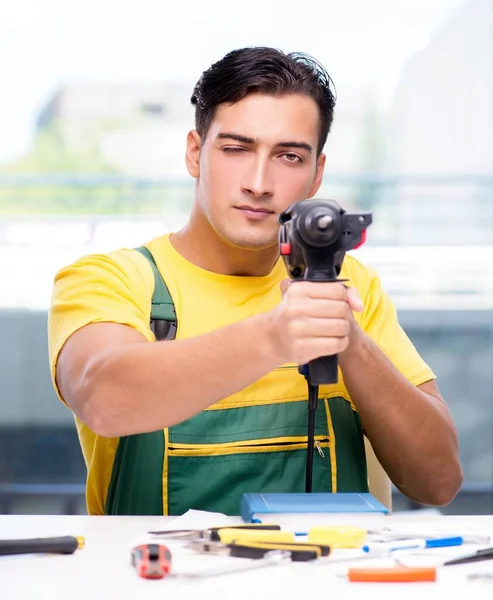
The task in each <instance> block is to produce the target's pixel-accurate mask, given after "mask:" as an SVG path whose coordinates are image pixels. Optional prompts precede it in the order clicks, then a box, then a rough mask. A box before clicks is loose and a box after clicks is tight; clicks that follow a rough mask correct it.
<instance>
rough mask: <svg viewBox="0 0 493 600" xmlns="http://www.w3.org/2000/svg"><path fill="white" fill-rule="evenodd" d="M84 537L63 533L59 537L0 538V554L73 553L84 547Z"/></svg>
mask: <svg viewBox="0 0 493 600" xmlns="http://www.w3.org/2000/svg"><path fill="white" fill-rule="evenodd" d="M84 543H85V541H84V538H83V537H75V536H72V535H65V536H61V537H47V538H31V539H20V540H0V555H1V556H6V555H8V554H73V553H74V552H75V551H76V550H77V549H82V548H83V547H84Z"/></svg>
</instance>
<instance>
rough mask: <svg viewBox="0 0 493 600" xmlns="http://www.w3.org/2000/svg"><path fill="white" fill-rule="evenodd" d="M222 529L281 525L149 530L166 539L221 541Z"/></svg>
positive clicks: (265, 527)
mask: <svg viewBox="0 0 493 600" xmlns="http://www.w3.org/2000/svg"><path fill="white" fill-rule="evenodd" d="M222 530H238V531H239V533H240V534H241V532H242V531H258V532H259V533H260V532H262V531H281V527H280V526H279V525H268V524H264V523H249V524H245V525H223V526H221V527H210V528H209V529H166V530H163V531H149V532H148V533H149V534H150V535H152V536H155V537H159V538H164V539H180V540H210V541H215V542H219V541H221V531H222Z"/></svg>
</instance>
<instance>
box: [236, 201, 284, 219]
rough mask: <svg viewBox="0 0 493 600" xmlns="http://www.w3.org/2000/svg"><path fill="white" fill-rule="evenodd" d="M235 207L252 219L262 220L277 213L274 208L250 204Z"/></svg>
mask: <svg viewBox="0 0 493 600" xmlns="http://www.w3.org/2000/svg"><path fill="white" fill-rule="evenodd" d="M235 208H236V209H237V210H239V211H241V213H242V214H243V215H244V216H245V217H246V218H247V219H249V220H250V221H261V220H262V219H267V218H268V217H270V216H272V215H273V214H275V213H274V211H273V210H269V209H268V208H264V207H260V206H249V205H248V204H243V205H241V206H236V207H235Z"/></svg>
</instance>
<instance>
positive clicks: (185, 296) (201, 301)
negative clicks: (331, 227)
mask: <svg viewBox="0 0 493 600" xmlns="http://www.w3.org/2000/svg"><path fill="white" fill-rule="evenodd" d="M330 82H331V81H330V77H329V76H328V75H327V73H326V72H325V70H324V69H323V67H321V66H320V65H319V64H317V63H316V62H315V61H314V60H312V59H311V58H309V57H307V56H304V55H301V54H293V55H285V54H283V53H281V52H279V51H277V50H274V49H270V48H246V49H241V50H236V51H234V52H231V53H229V54H228V55H226V56H225V57H224V58H223V59H222V60H220V61H219V62H217V63H216V64H214V65H213V66H212V67H211V68H210V69H208V70H207V71H205V72H204V73H203V75H202V77H201V78H200V80H199V82H198V83H197V85H196V87H195V90H194V93H193V96H192V103H193V104H194V105H195V110H196V123H195V125H196V129H195V130H193V131H191V132H190V133H189V134H188V138H187V150H186V164H187V168H188V171H189V173H190V175H191V176H192V177H193V178H194V179H195V202H194V206H193V209H192V212H191V215H190V219H189V221H188V223H187V224H186V225H185V227H184V228H183V229H181V230H180V231H177V232H176V233H173V234H171V235H164V236H162V237H159V238H157V239H154V240H152V241H151V242H149V243H148V244H147V245H146V246H147V248H148V250H149V251H150V252H151V254H152V256H153V257H154V260H155V262H156V264H157V267H158V270H159V273H160V277H162V278H163V279H164V282H165V283H166V286H167V288H168V289H169V292H170V294H171V297H172V299H173V303H174V307H175V310H176V317H177V331H176V339H172V340H164V341H158V342H155V337H154V335H153V333H152V331H151V329H150V324H149V323H150V313H151V298H152V296H153V292H154V289H155V278H154V274H153V269H152V267H151V264H150V262H149V260H148V258H146V257H145V256H143V255H142V254H141V253H139V252H137V251H136V250H126V249H124V250H119V251H115V252H112V253H110V254H107V255H95V256H86V257H83V258H81V259H80V260H78V261H76V262H75V263H74V264H72V265H70V266H68V267H66V268H64V269H62V270H61V271H60V272H59V273H58V275H57V277H56V280H55V285H54V293H53V299H52V305H51V310H50V315H49V341H50V361H51V372H52V377H53V382H54V385H55V388H56V390H57V392H58V394H59V396H60V398H61V399H62V400H63V401H64V402H65V403H66V404H67V405H68V407H69V408H70V409H71V410H72V411H73V413H74V415H75V420H76V425H77V429H78V434H79V437H80V442H81V446H82V450H83V453H84V458H85V460H86V464H87V469H88V480H87V503H88V510H89V513H91V514H163V513H164V514H181V513H183V512H185V511H186V510H187V509H189V508H197V509H205V510H219V511H223V512H227V513H230V514H238V513H239V510H240V497H241V494H242V493H243V492H261V491H278V492H292V491H304V484H305V478H304V474H305V461H306V440H307V438H306V432H307V429H306V424H307V412H308V411H307V402H306V399H307V391H306V381H305V379H304V378H303V377H302V376H301V375H300V374H299V373H298V370H297V365H299V364H305V363H307V362H309V361H310V360H312V359H314V358H317V357H320V356H326V355H331V354H336V353H337V354H338V355H339V365H340V368H341V375H342V376H340V377H339V383H337V384H334V385H325V386H321V387H320V398H321V400H320V402H319V407H318V410H317V415H316V431H315V433H316V436H315V444H316V446H317V450H318V452H315V458H314V463H313V491H327V492H329V491H333V492H335V491H340V492H344V491H367V490H368V487H367V474H366V463H365V453H364V444H363V432H364V433H365V435H366V436H367V437H368V438H369V440H370V441H371V444H372V446H373V448H374V450H375V453H376V455H377V457H378V458H379V460H380V462H381V463H382V465H383V467H384V468H385V470H386V471H387V473H388V475H389V476H390V478H391V479H392V481H393V482H394V483H395V485H396V486H397V487H398V488H399V489H400V490H401V491H402V492H403V493H404V494H406V495H407V496H409V497H410V498H412V499H414V500H416V501H417V502H421V503H424V504H431V505H444V504H447V503H449V502H450V501H451V500H452V499H453V498H454V496H455V494H456V493H457V490H458V489H459V487H460V484H461V479H462V472H461V466H460V462H459V458H458V449H457V434H456V430H455V426H454V423H453V421H452V418H451V416H450V414H449V411H448V409H447V407H446V405H445V403H444V401H443V400H442V398H441V396H440V392H439V390H438V387H437V385H436V383H435V377H434V375H433V373H432V371H431V370H430V369H429V367H428V366H427V365H426V364H425V363H424V362H423V360H422V359H421V358H420V356H419V355H418V353H417V352H416V350H415V348H414V347H413V345H412V344H411V342H410V341H409V339H408V338H407V337H406V335H405V333H404V332H403V331H402V329H401V328H400V327H399V324H398V321H397V317H396V312H395V310H394V308H393V306H392V303H391V301H390V299H389V297H388V296H387V295H386V294H385V293H384V292H383V290H382V288H381V286H380V281H379V278H378V276H377V275H376V273H375V272H373V271H372V270H370V269H368V268H366V267H364V266H363V265H361V264H360V263H359V262H358V261H357V260H355V259H354V258H352V257H350V256H346V258H345V260H344V265H343V271H342V276H343V277H346V278H347V279H349V282H350V283H349V285H348V287H346V286H344V285H343V284H342V283H341V284H339V283H313V282H306V281H301V282H294V283H291V284H290V285H288V283H289V281H288V280H287V274H286V270H285V268H284V264H283V262H282V260H281V259H280V258H279V250H278V228H279V224H278V218H279V215H280V213H281V212H282V211H284V210H285V209H286V208H287V207H288V206H289V205H291V204H292V203H293V202H295V201H297V200H300V199H306V198H311V197H313V196H314V195H315V194H316V193H317V190H318V189H319V186H320V183H321V181H322V176H323V172H324V166H325V156H324V154H323V152H322V149H323V147H324V144H325V141H326V138H327V135H328V132H329V130H330V126H331V123H332V119H333V110H334V97H333V95H332V93H331V90H330ZM156 285H157V284H156Z"/></svg>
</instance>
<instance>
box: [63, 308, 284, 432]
mask: <svg viewBox="0 0 493 600" xmlns="http://www.w3.org/2000/svg"><path fill="white" fill-rule="evenodd" d="M264 321H265V316H263V315H259V316H258V317H253V318H251V319H248V320H245V321H242V322H240V323H235V324H233V325H230V326H228V327H224V328H222V329H218V330H216V331H212V332H210V333H207V334H204V335H201V336H199V337H195V338H190V339H186V340H173V341H163V342H157V343H150V342H148V341H147V340H146V339H145V338H144V337H143V336H142V335H141V334H140V333H139V332H137V331H135V330H134V329H132V328H131V327H127V326H125V325H119V324H116V323H92V324H90V325H87V326H85V327H83V328H82V329H80V330H78V331H76V332H75V333H74V334H72V335H71V336H70V338H69V339H68V340H67V342H66V343H65V345H64V347H63V349H62V351H61V352H60V356H59V358H58V363H57V369H56V373H57V375H56V383H57V386H58V389H59V390H60V393H61V395H62V397H63V398H64V400H65V401H66V402H67V404H68V405H69V407H70V408H71V409H72V410H73V411H74V413H75V414H76V415H77V416H78V417H79V418H80V419H81V420H82V421H84V422H85V423H86V424H87V425H88V426H89V427H90V429H92V430H93V431H94V432H96V433H99V434H100V435H103V436H106V437H117V436H123V435H130V434H135V433H142V432H147V431H154V430H158V429H163V428H164V427H169V426H171V425H174V424H176V423H179V422H181V421H183V420H185V419H187V418H189V417H191V416H192V415H194V414H196V413H198V412H200V411H201V410H203V409H204V408H206V407H207V406H210V405H211V404H213V403H214V402H216V401H218V400H220V399H221V398H225V397H227V396H229V395H230V394H232V393H234V392H236V391H238V390H240V389H242V388H243V387H246V386H247V385H249V384H250V383H252V382H253V381H255V380H257V379H259V378H260V377H262V376H263V375H265V374H266V373H268V372H269V371H271V370H272V369H274V368H276V367H277V366H279V364H280V362H279V353H278V352H275V350H274V348H273V344H272V340H271V337H270V336H269V335H268V334H267V331H268V327H266V324H265V322H264Z"/></svg>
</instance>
